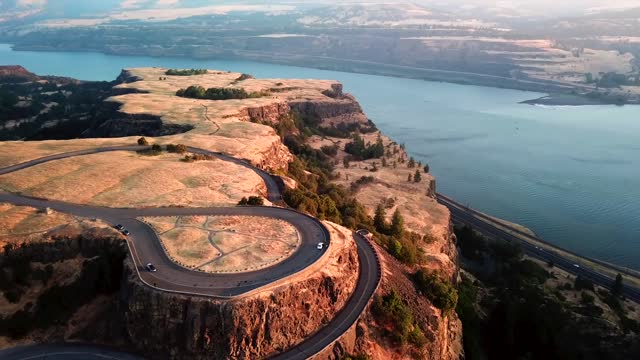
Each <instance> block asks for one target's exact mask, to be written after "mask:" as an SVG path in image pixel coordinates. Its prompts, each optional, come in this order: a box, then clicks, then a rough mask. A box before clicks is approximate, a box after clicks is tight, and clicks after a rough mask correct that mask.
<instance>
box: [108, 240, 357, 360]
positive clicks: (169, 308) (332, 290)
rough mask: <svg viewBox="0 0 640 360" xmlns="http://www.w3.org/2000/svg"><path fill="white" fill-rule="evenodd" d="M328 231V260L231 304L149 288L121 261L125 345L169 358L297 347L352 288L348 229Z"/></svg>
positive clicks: (252, 354) (236, 355)
mask: <svg viewBox="0 0 640 360" xmlns="http://www.w3.org/2000/svg"><path fill="white" fill-rule="evenodd" d="M335 231H336V230H335V228H334V229H333V230H332V236H334V235H336V239H335V240H336V242H335V243H332V245H331V246H335V248H334V250H332V251H331V252H330V253H327V254H326V255H325V256H329V258H327V259H325V260H324V261H323V260H320V261H321V263H320V264H316V265H312V266H311V268H309V269H307V270H304V271H303V272H302V273H300V274H297V275H295V277H294V278H292V279H289V280H287V281H286V282H284V283H282V284H276V285H275V288H271V289H267V290H265V291H263V292H258V293H257V294H253V295H249V296H246V297H244V298H240V299H236V300H231V301H222V300H214V299H210V298H203V297H193V296H184V295H180V294H170V293H166V292H161V291H156V290H154V289H151V288H149V287H148V286H146V285H143V284H142V283H141V282H140V281H139V279H138V276H137V274H136V273H135V270H134V268H133V264H132V263H131V261H130V260H129V259H128V260H127V261H126V262H125V275H124V278H123V284H122V286H121V291H120V301H119V306H118V308H119V311H118V313H119V314H121V316H122V324H123V328H124V329H125V331H126V333H127V337H128V339H129V342H130V344H131V346H132V347H133V348H134V349H138V350H139V351H143V352H144V353H145V354H149V356H153V354H156V355H167V354H168V355H169V356H170V357H171V358H172V359H258V358H263V357H265V356H267V355H270V354H275V353H279V352H281V351H283V350H286V349H288V348H290V347H292V346H294V345H296V344H297V343H299V342H301V341H302V340H304V339H305V337H307V336H308V335H310V334H312V333H313V332H315V331H317V330H318V329H319V328H321V327H322V326H323V325H324V324H326V323H327V322H329V321H330V320H331V319H332V318H333V317H334V316H335V314H336V313H337V312H338V311H339V310H340V309H341V308H342V307H343V306H344V304H345V302H346V301H347V299H348V298H349V296H350V294H351V293H352V291H353V288H354V286H355V281H356V279H357V273H358V258H357V254H356V247H355V243H354V242H353V240H351V239H349V238H347V237H346V236H345V234H350V233H349V232H345V230H337V231H338V232H337V233H336V232H335ZM332 239H333V237H332ZM332 242H333V240H332Z"/></svg>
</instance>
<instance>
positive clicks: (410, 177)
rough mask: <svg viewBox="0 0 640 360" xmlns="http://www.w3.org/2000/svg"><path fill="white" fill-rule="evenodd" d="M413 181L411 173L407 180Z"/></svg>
mask: <svg viewBox="0 0 640 360" xmlns="http://www.w3.org/2000/svg"><path fill="white" fill-rule="evenodd" d="M412 181H413V176H411V174H409V176H408V177H407V182H412Z"/></svg>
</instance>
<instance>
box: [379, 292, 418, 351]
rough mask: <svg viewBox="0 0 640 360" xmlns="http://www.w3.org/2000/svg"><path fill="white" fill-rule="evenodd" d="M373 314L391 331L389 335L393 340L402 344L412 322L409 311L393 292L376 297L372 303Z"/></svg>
mask: <svg viewBox="0 0 640 360" xmlns="http://www.w3.org/2000/svg"><path fill="white" fill-rule="evenodd" d="M372 310H373V314H374V316H376V318H377V319H378V320H379V321H380V322H382V323H383V326H385V327H386V326H389V327H391V328H392V329H393V331H392V332H391V334H389V335H391V336H392V337H393V339H394V340H396V341H398V342H399V343H401V344H404V343H405V342H406V341H407V340H408V337H409V332H411V331H412V330H413V326H414V321H413V314H412V313H411V309H409V308H408V307H407V305H406V304H405V303H404V301H403V300H402V298H401V297H400V296H399V295H398V293H396V292H395V291H392V292H390V293H389V294H387V295H384V296H378V297H376V299H375V300H374V302H373V307H372Z"/></svg>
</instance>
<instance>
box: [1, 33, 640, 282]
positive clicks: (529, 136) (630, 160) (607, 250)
mask: <svg viewBox="0 0 640 360" xmlns="http://www.w3.org/2000/svg"><path fill="white" fill-rule="evenodd" d="M0 64H19V65H22V66H24V67H26V68H27V69H28V70H30V71H33V72H35V73H37V74H41V75H45V74H47V75H60V76H70V77H74V78H78V79H83V80H113V79H115V77H116V76H117V75H118V74H119V73H120V70H121V69H122V68H125V67H143V66H162V67H172V68H209V69H219V70H231V71H237V72H245V73H250V74H253V75H255V76H257V77H276V78H278V77H279V78H312V79H335V80H339V81H341V82H342V83H343V84H344V87H345V90H346V91H348V92H350V93H352V94H354V95H355V96H356V97H357V99H358V101H359V102H360V104H361V105H362V107H363V108H364V110H365V112H366V113H367V115H368V116H369V117H370V118H371V119H372V120H373V121H374V122H375V123H376V124H377V125H378V127H379V128H380V129H381V130H382V131H383V132H384V133H385V134H387V135H389V136H390V137H392V138H393V139H394V140H396V141H398V142H399V143H404V144H406V146H407V149H408V151H409V152H410V153H411V154H412V155H413V156H415V158H416V159H418V160H422V161H423V162H427V163H429V164H430V166H431V171H432V173H433V174H434V175H435V176H436V178H437V182H438V191H439V192H441V193H444V194H446V195H449V196H451V197H453V198H455V199H456V200H458V201H460V202H462V203H465V204H468V205H469V206H471V207H473V208H476V209H478V210H480V211H483V212H486V213H489V214H491V215H494V216H497V217H501V218H504V219H507V220H509V221H513V222H516V223H520V224H522V225H525V226H527V227H529V228H531V229H532V230H534V231H535V232H536V233H537V234H538V235H539V236H540V237H542V238H544V239H546V240H548V241H550V242H552V243H554V244H556V245H558V246H561V247H563V248H566V249H568V250H571V251H574V252H577V253H579V254H582V255H585V256H589V257H594V258H598V259H601V260H604V261H608V262H612V263H615V264H619V265H623V266H628V267H631V268H634V269H638V270H640V107H637V106H625V107H616V106H587V107H546V108H545V107H538V106H531V105H522V104H518V103H519V102H520V101H523V100H528V99H533V98H537V97H539V96H541V95H542V94H538V93H531V92H523V91H515V90H504V89H495V88H487V87H479V86H465V85H455V84H447V83H436V82H427V81H420V80H411V79H401V78H391V77H384V76H373V75H363V74H352V73H343V72H335V71H325V70H316V69H309V68H302V67H292V66H282V65H274V64H265V63H258V62H249V61H227V60H194V59H187V58H154V57H141V56H111V55H104V54H98V53H73V52H59V53H56V52H28V51H25V52H17V51H12V50H11V47H10V46H9V45H1V44H0Z"/></svg>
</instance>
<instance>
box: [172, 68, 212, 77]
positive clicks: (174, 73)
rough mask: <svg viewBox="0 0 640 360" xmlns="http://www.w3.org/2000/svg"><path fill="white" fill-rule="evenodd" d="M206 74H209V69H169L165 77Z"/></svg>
mask: <svg viewBox="0 0 640 360" xmlns="http://www.w3.org/2000/svg"><path fill="white" fill-rule="evenodd" d="M206 73H207V69H185V70H179V69H169V70H167V71H165V72H164V74H165V75H172V76H190V75H202V74H206Z"/></svg>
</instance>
